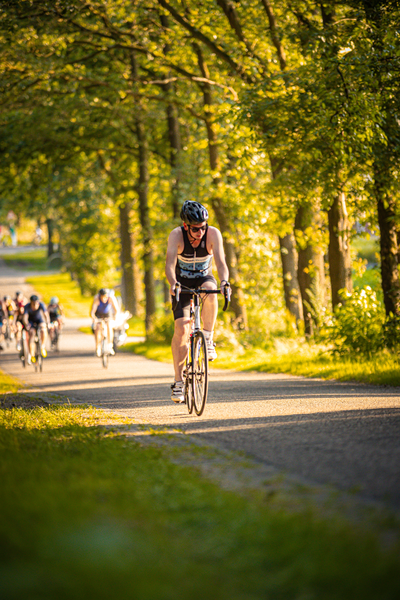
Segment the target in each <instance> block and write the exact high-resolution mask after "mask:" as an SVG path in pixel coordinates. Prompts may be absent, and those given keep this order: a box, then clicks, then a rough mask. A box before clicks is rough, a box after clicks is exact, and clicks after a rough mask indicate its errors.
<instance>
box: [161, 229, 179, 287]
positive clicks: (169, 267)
mask: <svg viewBox="0 0 400 600" xmlns="http://www.w3.org/2000/svg"><path fill="white" fill-rule="evenodd" d="M182 247H183V239H182V232H181V229H180V227H177V228H176V229H174V230H173V231H171V233H170V235H169V238H168V247H167V257H166V261H165V275H166V277H167V280H168V283H169V285H170V286H171V294H172V295H175V284H176V275H175V267H176V261H177V259H178V253H179V251H181V250H182Z"/></svg>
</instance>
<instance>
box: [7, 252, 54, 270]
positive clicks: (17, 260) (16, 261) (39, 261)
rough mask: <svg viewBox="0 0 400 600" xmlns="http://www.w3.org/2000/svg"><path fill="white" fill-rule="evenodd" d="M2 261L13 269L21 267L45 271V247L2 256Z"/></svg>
mask: <svg viewBox="0 0 400 600" xmlns="http://www.w3.org/2000/svg"><path fill="white" fill-rule="evenodd" d="M3 260H4V262H5V263H6V264H7V265H8V266H9V267H12V268H13V269H23V270H25V271H26V270H27V271H46V270H47V269H48V268H49V267H48V264H47V248H37V249H36V250H29V251H28V252H18V253H16V254H9V255H6V256H3Z"/></svg>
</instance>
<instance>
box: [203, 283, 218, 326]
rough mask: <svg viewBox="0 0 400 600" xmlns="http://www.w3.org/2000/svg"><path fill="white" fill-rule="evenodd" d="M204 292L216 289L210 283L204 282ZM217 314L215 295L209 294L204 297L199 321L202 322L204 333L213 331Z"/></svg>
mask: <svg viewBox="0 0 400 600" xmlns="http://www.w3.org/2000/svg"><path fill="white" fill-rule="evenodd" d="M202 287H203V288H205V289H206V290H216V289H217V287H216V285H215V284H214V283H213V282H212V281H206V282H205V283H204V284H203V285H202ZM217 314H218V298H217V294H209V295H208V296H204V301H203V308H202V311H201V320H202V321H203V328H204V329H205V330H206V331H211V332H212V331H214V325H215V321H216V320H217Z"/></svg>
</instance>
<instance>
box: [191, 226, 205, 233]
mask: <svg viewBox="0 0 400 600" xmlns="http://www.w3.org/2000/svg"><path fill="white" fill-rule="evenodd" d="M189 229H190V230H191V231H193V233H198V232H199V231H206V229H207V225H202V226H201V227H192V226H191V225H189Z"/></svg>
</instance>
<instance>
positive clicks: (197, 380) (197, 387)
mask: <svg viewBox="0 0 400 600" xmlns="http://www.w3.org/2000/svg"><path fill="white" fill-rule="evenodd" d="M190 354H191V360H192V393H193V405H194V411H195V413H196V415H197V416H198V417H200V415H202V414H203V411H204V408H205V405H206V402H207V395H208V356H207V345H206V339H205V337H204V333H203V332H202V331H197V333H196V334H195V335H194V336H193V337H192V339H191V345H190Z"/></svg>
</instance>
